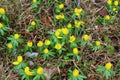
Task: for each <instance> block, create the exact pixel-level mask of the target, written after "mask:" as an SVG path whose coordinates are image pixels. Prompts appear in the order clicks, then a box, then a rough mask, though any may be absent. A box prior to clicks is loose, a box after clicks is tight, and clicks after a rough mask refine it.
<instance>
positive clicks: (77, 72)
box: [73, 69, 79, 77]
mask: <svg viewBox="0 0 120 80" xmlns="http://www.w3.org/2000/svg"><path fill="white" fill-rule="evenodd" d="M73 76H74V77H78V76H79V70H77V69H74V70H73Z"/></svg>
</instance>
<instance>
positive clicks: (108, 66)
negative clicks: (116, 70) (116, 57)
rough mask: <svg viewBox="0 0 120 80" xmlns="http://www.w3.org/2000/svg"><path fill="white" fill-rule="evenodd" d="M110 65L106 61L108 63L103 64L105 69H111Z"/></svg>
mask: <svg viewBox="0 0 120 80" xmlns="http://www.w3.org/2000/svg"><path fill="white" fill-rule="evenodd" d="M111 67H112V63H110V62H108V63H107V64H106V65H105V69H106V70H109V69H111Z"/></svg>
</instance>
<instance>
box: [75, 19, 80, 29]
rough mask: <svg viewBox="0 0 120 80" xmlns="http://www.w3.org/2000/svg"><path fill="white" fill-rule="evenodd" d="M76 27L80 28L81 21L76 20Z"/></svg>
mask: <svg viewBox="0 0 120 80" xmlns="http://www.w3.org/2000/svg"><path fill="white" fill-rule="evenodd" d="M74 23H75V27H77V28H79V27H80V22H79V21H76V20H75V22H74Z"/></svg>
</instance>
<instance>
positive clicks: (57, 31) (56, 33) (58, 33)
mask: <svg viewBox="0 0 120 80" xmlns="http://www.w3.org/2000/svg"><path fill="white" fill-rule="evenodd" d="M60 34H61V29H57V30H56V31H55V36H56V37H57V38H62V37H61V36H60Z"/></svg>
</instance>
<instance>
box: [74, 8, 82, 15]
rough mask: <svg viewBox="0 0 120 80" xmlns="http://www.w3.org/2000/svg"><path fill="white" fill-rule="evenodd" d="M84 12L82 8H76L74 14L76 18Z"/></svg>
mask: <svg viewBox="0 0 120 80" xmlns="http://www.w3.org/2000/svg"><path fill="white" fill-rule="evenodd" d="M82 12H83V9H82V8H80V9H78V8H75V9H74V13H75V15H76V16H79V15H80V14H81V13H82Z"/></svg>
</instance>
